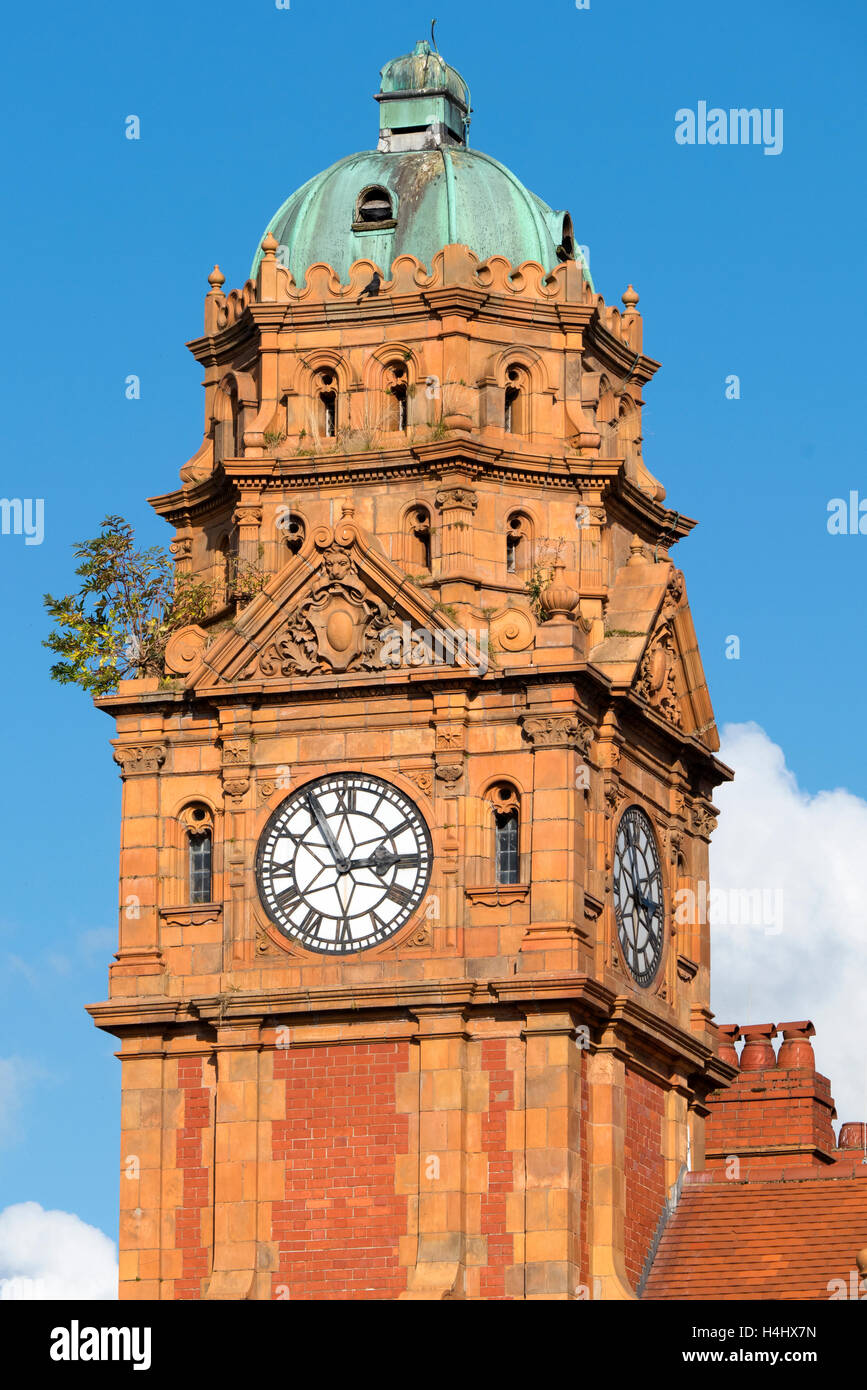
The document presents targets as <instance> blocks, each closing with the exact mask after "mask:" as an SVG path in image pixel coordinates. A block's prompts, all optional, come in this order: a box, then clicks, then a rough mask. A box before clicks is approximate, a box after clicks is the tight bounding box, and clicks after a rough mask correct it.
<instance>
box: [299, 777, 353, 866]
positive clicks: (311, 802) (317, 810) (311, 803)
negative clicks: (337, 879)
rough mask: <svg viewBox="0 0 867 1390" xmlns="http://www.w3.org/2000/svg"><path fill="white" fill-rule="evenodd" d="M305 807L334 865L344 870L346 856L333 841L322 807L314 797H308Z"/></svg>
mask: <svg viewBox="0 0 867 1390" xmlns="http://www.w3.org/2000/svg"><path fill="white" fill-rule="evenodd" d="M307 805H308V807H309V809H310V814H311V815H312V817H313V819H314V820H315V822H316V824H317V825H318V826H319V829H320V830H321V831H322V837H323V839H324V840H325V843H326V845H327V846H328V848H329V849H330V850H331V856H332V858H333V860H334V862H335V864H336V865H337V867H338V868H339V869H340V868H345V867H346V856H345V855H344V853H343V851H342V850H341V848H340V846H339V844H338V843H337V841H336V840H335V838H334V834H333V832H332V830H331V826H330V825H329V824H328V818H327V816H326V815H325V812H324V811H323V810H322V807H321V806H320V805H319V802H318V801H317V800H316V797H315V796H312V795H311V796H308V798H307Z"/></svg>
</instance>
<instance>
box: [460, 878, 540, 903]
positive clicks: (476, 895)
mask: <svg viewBox="0 0 867 1390" xmlns="http://www.w3.org/2000/svg"><path fill="white" fill-rule="evenodd" d="M464 892H465V893H466V895H467V897H468V898H469V900H470V902H471V903H481V904H482V906H484V907H510V906H511V904H512V903H520V902H523V901H524V899H525V898H526V897H527V895H528V893H529V892H530V885H529V883H492V884H491V885H490V886H489V887H487V888H466V889H464Z"/></svg>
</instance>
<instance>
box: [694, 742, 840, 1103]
mask: <svg viewBox="0 0 867 1390" xmlns="http://www.w3.org/2000/svg"><path fill="white" fill-rule="evenodd" d="M721 757H722V758H723V761H724V762H726V763H728V764H729V766H730V767H731V768H733V769H734V772H735V780H734V782H733V783H731V784H730V785H728V786H725V787H720V788H719V789H718V790H717V792H716V794H715V798H714V799H715V801H716V804H717V805H718V806H719V808H720V821H719V827H718V829H717V831H716V833H715V834H714V837H713V842H712V848H711V875H710V878H711V887H712V889H713V890H717V889H724V890H726V891H727V893H728V894H729V895H734V894H736V893H738V892H743V891H744V890H756V889H764V890H766V891H767V892H768V893H769V894H770V893H772V892H773V891H774V890H777V889H782V908H783V913H782V929H781V930H776V928H774V927H770V928H769V927H768V926H764V927H763V926H726V925H723V924H721V923H717V922H713V924H712V929H711V980H712V985H711V988H712V999H711V1006H712V1008H713V1010H714V1013H715V1014H716V1017H717V1021H718V1022H719V1023H740V1024H744V1023H770V1022H773V1023H779V1022H780V1021H787V1020H789V1019H802V1018H809V1019H812V1021H813V1023H814V1024H815V1025H816V1038H815V1039H814V1042H813V1046H814V1050H815V1053H816V1059H817V1063H818V1067H819V1070H820V1071H822V1072H824V1073H825V1075H826V1076H829V1077H830V1079H831V1089H832V1092H833V1095H834V1098H835V1100H836V1102H837V1111H838V1115H839V1118H840V1120H841V1121H848V1120H867V1047H865V1042H864V1031H863V1030H864V1022H865V1019H867V969H865V966H867V884H865V877H864V873H865V868H867V801H862V800H861V798H860V797H857V796H855V795H853V794H852V793H851V792H848V791H845V790H843V789H842V788H840V789H837V790H834V791H822V792H819V793H817V794H816V795H815V796H810V795H809V794H807V793H806V792H804V791H802V790H801V789H800V788H799V787H798V784H797V781H796V779H795V776H794V774H793V773H792V772H791V771H790V770H789V768H787V767H786V761H785V756H784V754H783V751H782V749H781V748H779V747H778V746H777V745H776V744H775V743H773V742H772V741H771V740H770V738H769V737H768V735H767V734H766V733H765V731H764V730H763V729H762V728H760V727H759V725H758V724H729V725H726V727H725V728H724V729H723V734H722V749H721ZM769 920H770V919H769V918H766V921H769Z"/></svg>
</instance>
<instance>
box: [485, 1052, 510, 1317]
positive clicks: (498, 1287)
mask: <svg viewBox="0 0 867 1390" xmlns="http://www.w3.org/2000/svg"><path fill="white" fill-rule="evenodd" d="M482 1070H483V1071H486V1072H487V1073H488V1085H489V1088H490V1090H489V1097H490V1098H489V1102H488V1110H487V1112H486V1113H485V1114H484V1115H483V1116H482V1149H483V1151H484V1152H485V1153H486V1154H487V1155H488V1190H487V1192H485V1193H483V1194H482V1226H481V1230H482V1235H483V1236H486V1237H487V1242H488V1262H487V1265H486V1266H485V1268H484V1269H482V1271H481V1289H480V1292H481V1296H482V1298H507V1297H510V1295H508V1294H507V1293H506V1269H507V1268H508V1267H509V1266H510V1265H512V1264H514V1262H515V1242H514V1237H513V1236H511V1235H509V1234H508V1233H507V1231H506V1194H507V1193H508V1192H512V1191H513V1190H514V1172H513V1159H512V1154H511V1153H510V1152H509V1151H508V1150H507V1148H506V1113H507V1111H509V1110H514V1108H515V1078H514V1075H513V1073H512V1071H511V1070H510V1069H508V1068H507V1066H506V1041H505V1039H504V1038H490V1039H487V1040H486V1041H485V1042H483V1043H482Z"/></svg>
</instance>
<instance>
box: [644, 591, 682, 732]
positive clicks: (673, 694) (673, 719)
mask: <svg viewBox="0 0 867 1390" xmlns="http://www.w3.org/2000/svg"><path fill="white" fill-rule="evenodd" d="M683 589H684V586H683V575H682V574H681V572H680V570H675V572H674V574H673V576H672V578H671V580H670V582H669V585H668V588H667V589H666V591H665V598H664V599H663V603H662V609H661V611H660V618H659V622H658V624H657V626H656V629H655V631H654V633H653V636H652V637H651V639H650V641H649V643H648V645H647V650H646V651H645V653H644V656H643V658H642V661H641V668H640V670H639V673H638V681H637V684H636V689H637V691H638V694H639V695H640V696H641V698H642V699H643V700H646V701H647V703H648V704H649V705H652V706H653V707H654V708H655V709H656V710H658V711H659V713H660V714H661V715H662V716H663V718H665V719H667V720H668V722H669V723H670V724H673V725H674V727H675V728H676V729H680V728H682V727H683V714H682V712H681V708H680V700H679V699H678V694H677V678H676V675H675V671H676V668H677V644H676V642H675V639H674V617H675V614H676V612H677V610H678V608H679V607H680V603H681V600H682V599H683Z"/></svg>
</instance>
